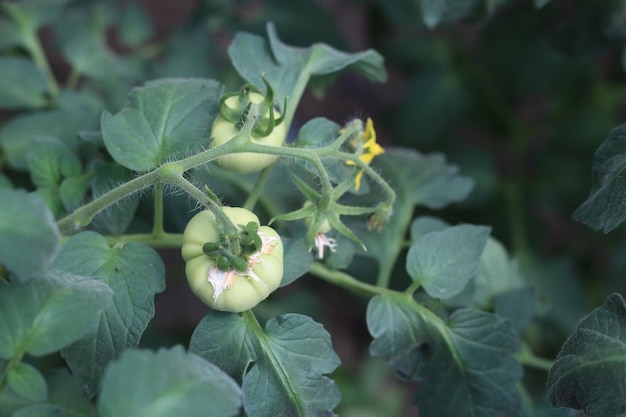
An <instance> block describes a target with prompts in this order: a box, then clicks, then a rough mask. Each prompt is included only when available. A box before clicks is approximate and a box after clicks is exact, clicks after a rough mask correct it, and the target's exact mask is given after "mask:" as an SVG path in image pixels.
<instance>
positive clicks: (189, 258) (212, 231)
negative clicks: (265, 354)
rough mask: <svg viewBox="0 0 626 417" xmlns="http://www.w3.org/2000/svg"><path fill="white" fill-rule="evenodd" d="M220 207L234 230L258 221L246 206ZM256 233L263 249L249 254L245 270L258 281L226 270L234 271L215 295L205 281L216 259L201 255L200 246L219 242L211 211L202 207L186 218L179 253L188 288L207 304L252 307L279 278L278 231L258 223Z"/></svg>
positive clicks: (226, 307) (235, 309) (280, 246)
mask: <svg viewBox="0 0 626 417" xmlns="http://www.w3.org/2000/svg"><path fill="white" fill-rule="evenodd" d="M223 210H224V213H225V214H226V216H228V218H229V219H230V220H231V221H232V223H233V224H234V225H236V226H237V228H238V229H240V226H239V225H247V224H248V223H249V222H255V223H256V224H259V219H258V218H257V216H256V215H255V214H254V213H252V212H250V211H248V210H246V209H243V208H238V207H223ZM258 234H259V236H260V237H261V239H262V240H263V248H262V250H261V251H259V252H258V253H257V254H254V255H251V256H250V259H251V262H249V265H250V266H251V267H250V269H249V270H248V271H247V272H251V273H252V274H254V275H255V276H256V277H258V278H260V280H261V281H262V283H260V282H257V281H256V280H255V279H254V278H253V277H251V276H250V274H247V273H246V272H239V273H237V271H230V272H231V273H232V274H234V275H232V277H233V278H234V280H233V281H232V285H230V287H228V288H225V289H224V290H223V291H222V292H221V293H219V295H218V296H217V297H215V288H214V287H213V284H212V283H211V282H210V281H209V274H210V273H215V272H216V271H218V272H219V270H216V265H215V263H216V261H215V260H214V259H212V258H211V257H209V256H207V255H205V254H204V252H203V251H202V247H203V245H204V244H205V243H207V242H219V241H220V239H221V235H220V232H219V230H218V227H217V220H216V219H215V215H214V214H213V213H212V212H210V211H208V210H206V211H202V212H200V213H198V214H196V215H195V216H194V217H192V219H191V220H190V221H189V223H188V224H187V227H186V228H185V231H184V234H183V247H182V255H183V258H184V259H185V261H186V265H185V274H186V275H187V281H188V282H189V286H190V287H191V290H192V291H193V292H194V294H196V296H198V298H200V300H202V301H203V302H204V303H205V304H207V305H208V306H209V307H211V308H214V309H216V310H221V311H229V312H235V313H239V312H242V311H246V310H249V309H251V308H253V307H254V306H256V305H257V304H258V303H260V302H261V301H263V300H265V299H266V298H267V296H268V295H270V293H272V292H273V291H274V290H276V289H277V288H278V286H279V285H280V282H281V280H282V278H283V244H282V241H281V240H280V236H279V235H278V233H276V232H275V231H274V229H272V228H271V227H268V226H260V227H259V229H258ZM214 267H215V268H214ZM212 271H213V272H212ZM223 272H229V271H223ZM223 272H222V273H223ZM263 284H265V285H263Z"/></svg>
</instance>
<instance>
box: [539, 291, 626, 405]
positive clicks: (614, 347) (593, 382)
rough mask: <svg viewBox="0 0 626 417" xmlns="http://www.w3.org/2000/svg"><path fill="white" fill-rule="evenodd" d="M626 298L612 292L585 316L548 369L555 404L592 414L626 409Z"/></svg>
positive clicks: (550, 397) (550, 393) (549, 390)
mask: <svg viewBox="0 0 626 417" xmlns="http://www.w3.org/2000/svg"><path fill="white" fill-rule="evenodd" d="M624 375H626V304H625V303H624V299H623V298H622V297H621V296H620V295H619V294H611V295H610V296H609V297H608V298H607V299H606V301H605V303H604V304H603V305H602V306H601V307H598V308H597V309H595V310H594V311H592V312H591V313H589V314H588V315H587V316H586V317H585V318H583V319H582V320H581V321H580V323H579V324H578V327H577V329H576V331H575V332H574V334H572V335H571V336H570V337H569V338H568V339H567V340H566V341H565V344H564V345H563V347H562V348H561V351H560V352H559V355H558V356H557V358H556V360H555V362H554V364H553V365H552V369H550V373H549V375H548V395H549V399H550V403H551V404H552V405H553V406H554V407H570V408H575V409H577V410H582V411H583V412H584V413H585V415H586V416H587V417H618V416H620V417H621V416H623V415H624V410H626V386H625V385H624Z"/></svg>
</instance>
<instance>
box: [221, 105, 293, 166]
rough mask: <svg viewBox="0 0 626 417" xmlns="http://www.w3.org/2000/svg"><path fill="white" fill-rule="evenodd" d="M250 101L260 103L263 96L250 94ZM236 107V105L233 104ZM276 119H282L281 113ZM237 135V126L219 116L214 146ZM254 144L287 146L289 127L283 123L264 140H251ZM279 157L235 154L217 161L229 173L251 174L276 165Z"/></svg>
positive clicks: (246, 153) (258, 154)
mask: <svg viewBox="0 0 626 417" xmlns="http://www.w3.org/2000/svg"><path fill="white" fill-rule="evenodd" d="M250 99H251V101H252V102H254V103H257V104H258V103H260V102H261V100H262V99H263V96H262V95H260V94H257V93H250ZM229 100H233V101H236V97H231V98H230V99H227V100H226V102H227V104H228V102H229ZM233 105H234V103H233ZM274 117H275V118H279V117H280V113H278V112H275V113H274ZM235 135H237V130H236V129H235V124H234V123H232V122H229V121H228V120H226V119H224V118H223V117H222V116H218V117H217V119H215V122H214V123H213V128H212V129H211V138H212V140H213V146H220V145H223V144H225V143H226V142H228V141H230V140H231V139H232V138H233V137H235ZM250 139H251V140H252V142H254V143H257V144H260V145H267V146H275V147H280V146H283V145H284V144H285V140H286V139H287V126H286V124H285V123H281V124H279V125H278V126H275V127H274V130H272V133H270V134H269V135H268V136H266V137H264V138H252V137H251V138H250ZM277 158H278V156H276V155H267V154H260V153H249V152H243V153H233V154H228V155H225V156H222V157H220V158H218V159H217V164H218V165H219V166H220V167H222V168H225V169H228V170H229V171H234V172H239V173H241V174H249V173H252V172H259V171H260V170H262V169H263V168H265V167H267V166H269V165H270V164H272V163H274V161H276V159H277Z"/></svg>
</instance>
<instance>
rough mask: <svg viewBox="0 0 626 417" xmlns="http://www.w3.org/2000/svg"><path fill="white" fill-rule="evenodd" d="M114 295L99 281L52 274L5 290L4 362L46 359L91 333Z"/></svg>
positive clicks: (1, 317)
mask: <svg viewBox="0 0 626 417" xmlns="http://www.w3.org/2000/svg"><path fill="white" fill-rule="evenodd" d="M111 298H112V292H111V289H110V288H109V287H108V286H107V285H105V284H103V283H102V282H99V281H97V280H94V279H91V278H87V277H82V276H78V275H72V274H68V273H65V272H63V271H58V270H53V271H51V272H49V273H48V276H47V279H37V280H33V281H31V282H29V283H28V284H25V285H19V284H11V285H5V286H3V287H2V288H0V357H1V358H12V357H14V356H15V355H17V354H21V353H24V352H26V353H29V354H31V355H34V356H42V355H46V354H48V353H52V352H55V351H58V350H59V349H62V348H63V347H65V346H67V345H69V344H70V343H72V342H74V341H75V340H77V339H79V338H80V337H82V336H83V335H84V334H86V333H87V332H89V331H90V330H92V329H93V328H94V327H95V326H96V324H97V323H98V317H99V316H100V314H101V313H102V311H103V310H104V309H105V308H106V307H107V306H108V305H109V303H110V302H111Z"/></svg>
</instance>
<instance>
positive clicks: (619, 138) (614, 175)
mask: <svg viewBox="0 0 626 417" xmlns="http://www.w3.org/2000/svg"><path fill="white" fill-rule="evenodd" d="M624 172H626V124H623V125H621V126H618V127H616V128H615V129H613V130H611V133H609V137H608V138H606V139H605V140H604V142H602V144H601V145H600V147H599V148H598V150H597V151H596V153H595V156H594V160H593V169H592V173H593V185H592V187H591V192H590V194H589V197H587V200H585V202H584V203H583V204H582V205H581V206H580V207H578V208H577V209H576V211H575V212H574V215H573V217H574V219H575V220H577V221H579V222H581V223H584V224H586V225H588V226H591V227H593V228H594V229H596V230H601V231H603V232H604V233H608V232H610V231H611V230H613V229H615V228H616V227H617V226H619V225H620V224H621V223H622V222H623V221H624V220H625V219H626V180H625V176H624Z"/></svg>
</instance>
